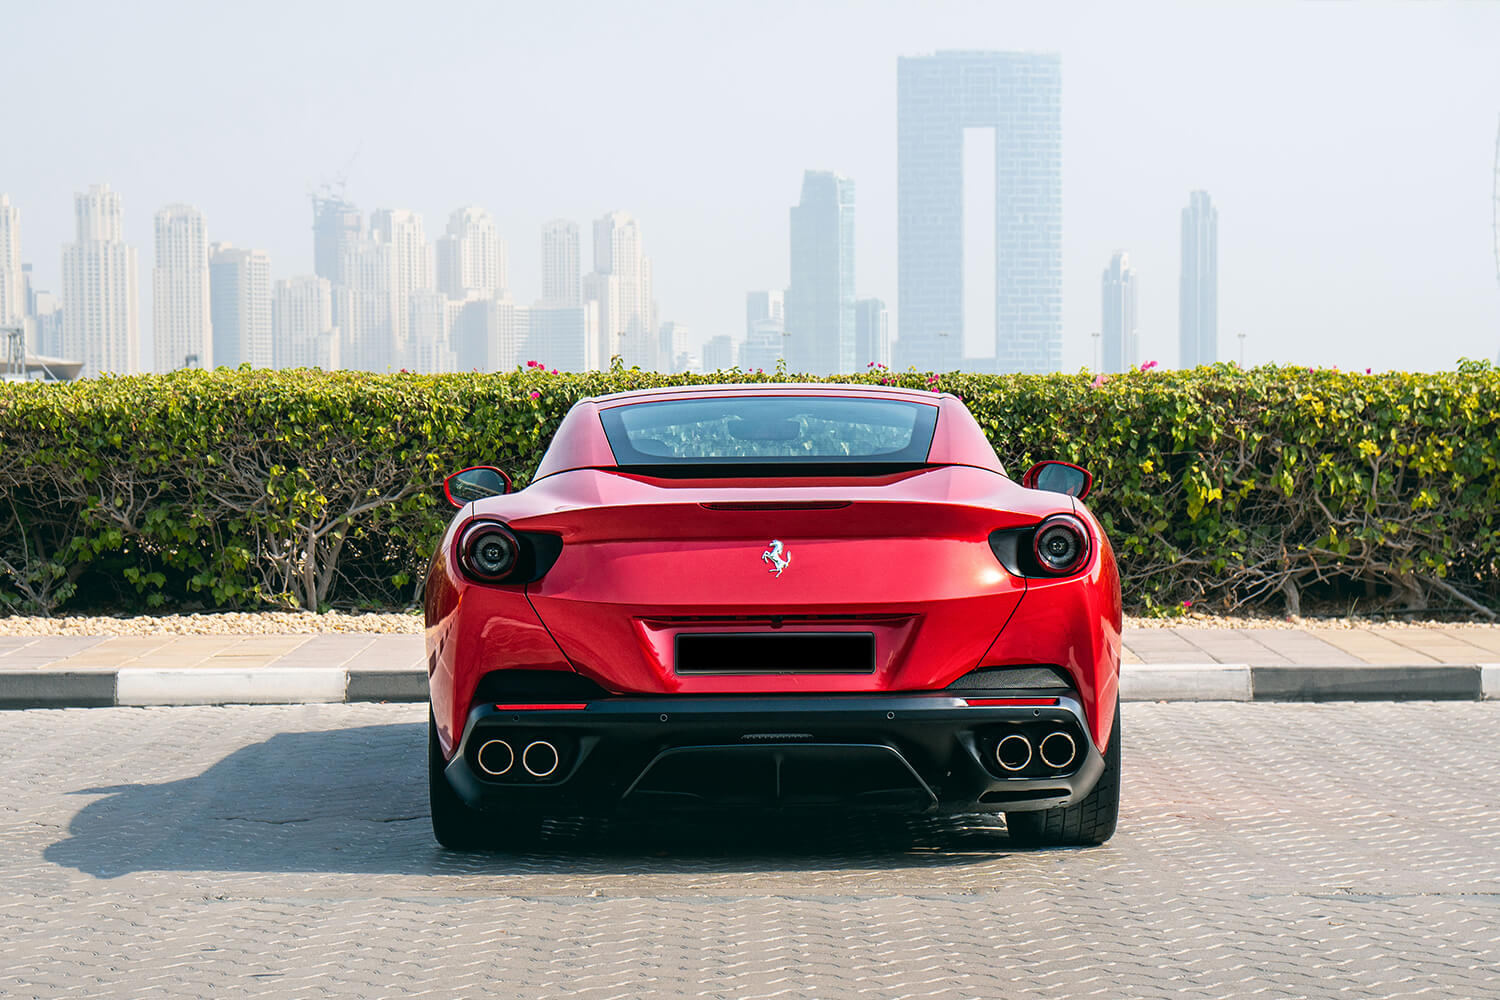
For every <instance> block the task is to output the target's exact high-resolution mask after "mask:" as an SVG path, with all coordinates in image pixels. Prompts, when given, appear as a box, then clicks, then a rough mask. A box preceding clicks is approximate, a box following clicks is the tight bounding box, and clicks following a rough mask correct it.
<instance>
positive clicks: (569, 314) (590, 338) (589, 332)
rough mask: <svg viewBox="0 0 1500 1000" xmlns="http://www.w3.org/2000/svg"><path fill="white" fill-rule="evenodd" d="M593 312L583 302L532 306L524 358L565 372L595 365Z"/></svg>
mask: <svg viewBox="0 0 1500 1000" xmlns="http://www.w3.org/2000/svg"><path fill="white" fill-rule="evenodd" d="M595 315H596V313H595V311H594V310H593V309H591V308H587V307H585V306H583V305H575V306H548V305H540V306H534V307H533V308H532V309H531V310H530V312H529V316H528V320H529V322H528V326H527V336H526V344H525V346H524V347H523V348H522V349H521V352H520V353H521V354H522V355H524V356H525V358H524V359H525V360H535V361H540V362H542V363H543V364H545V365H546V366H547V367H548V368H556V369H558V370H559V371H565V372H583V371H592V370H596V369H597V368H598V356H599V345H598V343H597V340H598V333H599V331H598V328H597V326H596V325H595V323H594V316H595Z"/></svg>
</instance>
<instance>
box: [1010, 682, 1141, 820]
mask: <svg viewBox="0 0 1500 1000" xmlns="http://www.w3.org/2000/svg"><path fill="white" fill-rule="evenodd" d="M1119 818H1120V703H1119V702H1118V701H1116V702H1115V724H1114V728H1113V729H1112V730H1111V731H1110V736H1109V748H1108V749H1107V750H1105V751H1104V773H1103V774H1101V775H1100V776H1099V781H1098V782H1097V783H1096V784H1095V785H1094V790H1093V791H1091V792H1089V793H1088V795H1087V796H1085V797H1084V799H1083V801H1082V802H1078V803H1075V804H1074V805H1071V806H1062V807H1060V808H1057V809H1043V810H1039V811H1036V812H1008V813H1006V814H1005V826H1006V829H1007V830H1009V831H1010V839H1011V841H1012V842H1013V843H1016V844H1019V845H1021V846H1023V847H1064V846H1092V845H1095V844H1102V843H1104V842H1105V841H1106V840H1108V839H1109V838H1110V837H1112V836H1114V832H1115V824H1116V823H1117V821H1118V820H1119Z"/></svg>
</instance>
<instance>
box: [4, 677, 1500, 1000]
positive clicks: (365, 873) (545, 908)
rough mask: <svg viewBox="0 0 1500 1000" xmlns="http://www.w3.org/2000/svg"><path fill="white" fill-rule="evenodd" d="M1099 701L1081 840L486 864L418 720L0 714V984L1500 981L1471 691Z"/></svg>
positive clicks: (1417, 986) (156, 988) (884, 988)
mask: <svg viewBox="0 0 1500 1000" xmlns="http://www.w3.org/2000/svg"><path fill="white" fill-rule="evenodd" d="M1124 713H1125V714H1124V732H1125V761H1126V763H1125V768H1126V770H1125V800H1124V810H1123V816H1122V819H1121V826H1120V832H1119V833H1118V834H1117V836H1116V837H1115V839H1114V840H1113V841H1111V842H1110V843H1109V844H1107V845H1105V846H1104V847H1101V848H1095V849H1087V850H1051V851H1023V850H1017V849H1016V848H1014V847H1013V845H1011V844H1010V843H1009V842H1008V840H1007V839H1006V837H1005V835H1004V832H1003V824H1002V823H1001V822H1000V821H998V820H987V819H983V818H959V819H946V820H916V821H910V822H895V821H885V822H869V821H861V822H817V823H809V822H798V823H792V822H787V823H775V822H728V821H722V822H715V821H711V820H709V821H704V820H700V821H693V822H687V821H680V820H675V821H668V820H662V821H658V822H644V823H642V822H637V823H631V824H620V823H615V824H610V823H600V822H590V823H583V822H560V823H555V824H553V825H552V827H551V829H550V831H549V834H548V836H547V837H545V838H544V839H543V840H542V841H541V842H540V843H539V844H537V845H535V846H534V847H532V848H529V849H527V850H525V851H523V852H520V853H509V854H507V853H478V854H448V853H444V852H442V851H441V850H439V849H438V848H437V847H436V846H435V845H433V844H432V842H431V839H430V836H429V832H428V821H427V815H426V813H427V807H426V792H425V788H424V785H423V781H424V777H423V775H424V762H423V752H424V744H425V732H424V728H423V727H424V725H425V718H424V716H425V708H424V707H422V706H420V705H389V706H384V705H305V706H286V707H270V708H267V707H262V708H254V707H243V706H242V707H233V708H212V707H205V708H181V709H166V708H151V709H93V710H84V711H32V712H16V713H9V714H6V715H0V885H3V886H4V887H5V890H4V892H3V893H0V997H36V996H47V997H52V996H64V997H66V996H80V997H85V996H87V997H197V996H217V995H232V996H250V997H262V996H264V997H278V998H283V997H285V998H302V997H308V998H314V997H316V998H325V997H395V996H409V995H416V996H432V997H455V996H494V997H517V998H524V1000H541V998H557V997H564V996H567V997H575V996H576V997H583V998H585V1000H605V998H615V997H619V998H636V997H646V996H649V997H736V998H750V1000H758V998H772V997H776V998H781V997H786V998H807V997H811V998H835V997H836V998H844V997H864V996H869V997H879V998H886V997H911V998H916V997H931V998H938V1000H972V998H981V997H982V998H991V997H1002V996H1003V997H1059V996H1098V997H1109V998H1113V997H1129V998H1135V997H1140V998H1146V997H1153V998H1154V997H1230V996H1234V997H1241V996H1260V995H1264V996H1270V997H1369V998H1386V997H1416V996H1426V997H1494V996H1500V821H1497V820H1500V807H1497V805H1496V803H1500V704H1497V703H1494V702H1490V703H1483V702H1470V703H1448V704H1435V703H1425V704H1424V703H1404V704H1375V705H1298V704H1290V705H1269V704H1240V705H1229V704H1198V705H1187V704H1183V705H1157V704H1132V705H1127V706H1125V709H1124ZM63 748H66V752H61V751H62V750H63ZM1445 762H1454V763H1452V764H1451V765H1449V764H1446V763H1445ZM1460 762H1461V763H1460Z"/></svg>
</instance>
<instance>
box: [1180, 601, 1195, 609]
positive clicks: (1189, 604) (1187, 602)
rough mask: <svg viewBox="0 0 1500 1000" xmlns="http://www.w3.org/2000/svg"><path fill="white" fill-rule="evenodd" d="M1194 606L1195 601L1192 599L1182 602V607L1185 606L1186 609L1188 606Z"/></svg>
mask: <svg viewBox="0 0 1500 1000" xmlns="http://www.w3.org/2000/svg"><path fill="white" fill-rule="evenodd" d="M1192 606H1193V602H1192V601H1191V600H1187V601H1183V602H1182V608H1183V610H1184V611H1186V610H1187V609H1188V608H1190V607H1192Z"/></svg>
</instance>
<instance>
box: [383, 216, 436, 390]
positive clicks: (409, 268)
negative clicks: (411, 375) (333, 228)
mask: <svg viewBox="0 0 1500 1000" xmlns="http://www.w3.org/2000/svg"><path fill="white" fill-rule="evenodd" d="M370 233H371V235H372V236H374V237H375V240H376V242H379V243H385V244H388V245H389V246H390V248H391V262H392V265H393V267H394V268H395V270H394V274H393V278H392V284H391V310H392V313H393V315H394V330H395V340H396V344H395V350H394V352H393V354H392V356H391V361H390V365H391V367H393V368H399V367H403V366H406V367H409V366H408V365H407V359H406V351H407V347H408V345H409V344H410V341H411V296H412V294H413V293H414V292H417V291H420V290H423V289H428V288H432V287H434V286H433V280H432V270H433V268H432V245H431V244H430V243H428V242H427V237H426V235H425V234H424V233H423V231H422V217H421V216H420V215H418V214H417V213H415V212H411V211H408V210H406V209H404V208H382V209H378V210H377V211H375V212H373V213H371V215H370Z"/></svg>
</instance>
